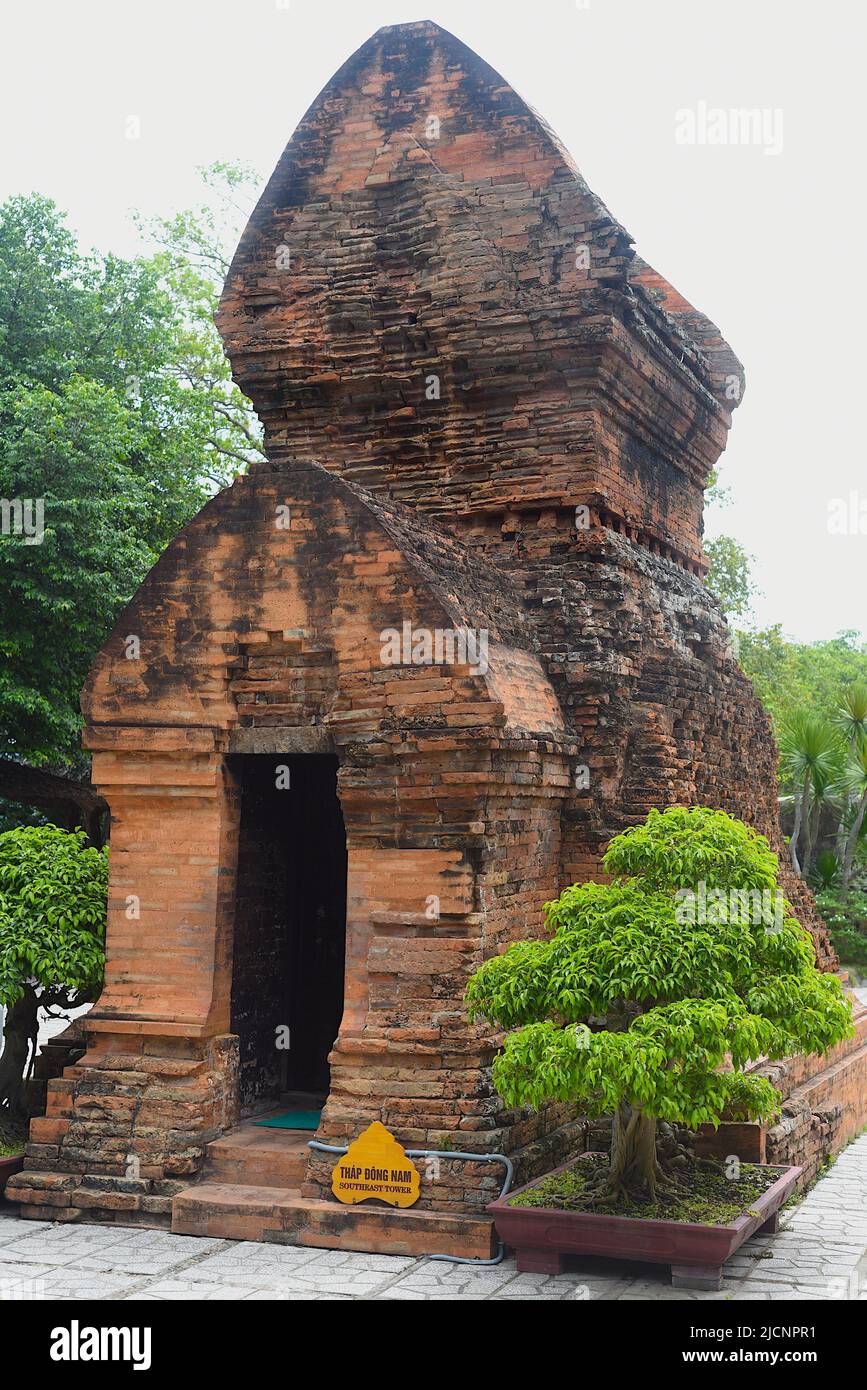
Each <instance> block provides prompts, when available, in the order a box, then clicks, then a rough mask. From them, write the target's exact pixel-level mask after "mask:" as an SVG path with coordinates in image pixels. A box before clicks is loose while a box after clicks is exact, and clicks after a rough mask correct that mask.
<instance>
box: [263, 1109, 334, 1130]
mask: <svg viewBox="0 0 867 1390" xmlns="http://www.w3.org/2000/svg"><path fill="white" fill-rule="evenodd" d="M321 1114H322V1111H321V1110H287V1111H286V1114H285V1115H271V1116H270V1117H269V1118H268V1119H267V1120H257V1121H256V1124H257V1125H264V1126H265V1128H266V1129H318V1128H319V1116H320V1115H321Z"/></svg>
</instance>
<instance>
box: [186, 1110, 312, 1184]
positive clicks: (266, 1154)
mask: <svg viewBox="0 0 867 1390" xmlns="http://www.w3.org/2000/svg"><path fill="white" fill-rule="evenodd" d="M312 1138H313V1131H312V1130H306V1129H305V1130H301V1129H263V1128H261V1127H260V1126H259V1125H255V1124H252V1125H241V1126H239V1128H238V1129H235V1130H233V1131H232V1132H231V1133H229V1134H224V1135H223V1136H222V1137H221V1138H220V1139H215V1140H214V1141H213V1142H212V1143H210V1144H209V1145H208V1149H207V1156H206V1159H205V1166H204V1170H203V1177H204V1180H205V1182H208V1183H218V1184H225V1183H230V1184H232V1183H234V1184H240V1185H241V1186H243V1187H279V1188H285V1187H300V1185H301V1183H302V1182H303V1181H304V1174H305V1171H306V1169H307V1157H308V1154H309V1153H310V1150H309V1148H308V1143H309V1141H310V1140H311V1139H312Z"/></svg>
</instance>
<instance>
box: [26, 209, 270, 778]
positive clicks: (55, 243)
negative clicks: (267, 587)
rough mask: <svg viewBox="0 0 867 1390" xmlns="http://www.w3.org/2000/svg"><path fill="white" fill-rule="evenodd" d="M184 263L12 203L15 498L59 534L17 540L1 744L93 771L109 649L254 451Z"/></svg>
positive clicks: (33, 758) (32, 757)
mask: <svg viewBox="0 0 867 1390" xmlns="http://www.w3.org/2000/svg"><path fill="white" fill-rule="evenodd" d="M166 254H167V253H166ZM176 261H177V264H175V265H174V266H173V268H167V267H166V265H165V264H161V263H158V262H157V261H152V262H144V261H140V260H139V261H125V260H121V259H118V258H117V257H115V256H111V255H109V256H98V255H96V254H89V255H85V254H83V253H82V252H80V251H79V250H78V248H77V247H76V244H75V241H74V238H73V237H72V235H71V233H70V232H69V230H68V229H67V227H66V226H65V223H64V220H63V218H62V216H61V214H60V213H59V212H58V210H57V208H56V207H55V206H54V204H53V203H52V202H50V200H48V199H46V198H42V197H39V196H35V195H34V196H32V197H15V198H11V199H9V200H8V201H7V202H6V203H5V204H3V205H2V206H0V498H4V499H7V500H11V499H43V500H44V527H45V531H44V538H43V539H42V540H41V543H38V544H29V543H27V541H26V539H25V537H24V536H22V535H21V534H15V533H14V532H12V531H11V530H10V531H9V533H8V534H0V591H2V592H3V594H4V596H5V602H4V603H3V605H2V611H0V747H2V748H3V750H4V752H5V753H8V754H10V755H12V756H14V757H17V758H19V759H22V760H25V761H27V762H29V763H31V764H34V765H39V764H43V765H44V764H50V765H54V766H58V767H65V766H73V767H76V768H77V767H80V765H81V758H80V753H79V731H80V726H81V718H80V714H79V709H78V700H79V692H80V690H81V687H82V684H83V682H84V679H85V677H86V675H87V671H88V668H89V666H90V663H91V661H92V659H93V656H94V654H95V653H96V651H97V650H98V648H99V646H100V645H101V643H102V642H103V640H104V639H105V637H106V636H107V634H108V632H109V631H110V630H111V627H112V625H113V623H114V621H115V619H116V617H117V615H118V613H119V611H120V609H121V608H122V607H123V605H124V604H125V603H126V602H127V601H128V600H129V598H130V597H131V596H132V594H133V593H134V592H135V590H136V588H137V587H138V585H139V583H140V582H141V580H142V579H143V577H144V576H145V574H146V573H147V572H148V570H149V569H150V568H151V567H152V566H153V564H154V563H155V561H156V560H157V558H158V556H159V554H160V552H161V551H162V550H163V549H164V547H165V546H166V545H167V544H168V542H169V541H170V540H171V539H172V538H173V536H174V535H175V534H176V533H177V532H178V530H179V529H180V528H181V527H182V526H183V525H184V524H185V523H186V522H187V521H188V520H189V519H190V517H191V516H193V515H194V514H195V513H196V511H198V509H199V508H200V507H201V505H202V504H203V502H204V501H205V500H206V499H207V497H208V496H209V495H210V494H211V493H212V492H213V490H214V488H215V487H219V486H222V485H223V484H224V483H225V482H227V481H228V480H229V479H230V477H231V475H232V474H233V473H234V472H236V471H237V468H238V461H239V460H240V461H241V462H242V463H243V462H244V460H245V459H246V458H247V457H248V456H249V449H248V445H249V440H248V433H247V431H248V429H249V428H253V430H254V433H255V426H250V425H249V420H248V418H247V415H245V412H244V410H243V409H242V410H239V412H238V415H237V418H236V417H235V415H233V413H232V409H231V408H230V407H235V406H236V405H237V403H238V401H243V398H242V397H240V396H239V394H238V393H237V391H236V388H234V387H232V386H231V383H229V387H228V388H227V386H226V381H227V379H228V365H227V363H226V361H225V358H224V357H223V356H222V352H221V350H220V349H219V345H218V340H217V338H216V332H215V329H214V327H213V324H212V323H211V322H210V320H209V319H208V322H207V326H205V316H206V310H208V311H209V310H210V308H212V307H213V291H211V298H210V299H209V300H208V301H207V304H206V303H205V301H204V299H201V297H200V298H199V299H198V300H196V312H195V313H194V312H192V310H191V307H190V298H191V296H192V291H191V290H190V289H189V285H188V284H187V285H186V286H185V287H184V285H183V283H182V282H183V275H182V271H181V268H180V253H178V256H177V258H176ZM191 273H192V272H191ZM182 288H185V290H186V292H187V293H186V297H184V293H182ZM202 293H204V292H203V291H202ZM192 297H193V298H195V296H192ZM227 403H228V404H227ZM226 409H228V411H229V414H228V417H227V415H226V413H225V411H226ZM247 413H249V412H247ZM8 529H9V528H7V530H8Z"/></svg>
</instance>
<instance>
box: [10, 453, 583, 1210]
mask: <svg viewBox="0 0 867 1390" xmlns="http://www.w3.org/2000/svg"><path fill="white" fill-rule="evenodd" d="M287 506H288V507H289V508H290V515H291V524H290V526H289V528H288V529H285V528H284V527H283V526H278V525H276V524H275V520H276V518H277V517H279V516H285V515H286V514H285V513H283V512H281V511H280V510H279V509H281V508H285V507H287ZM405 619H409V620H411V621H412V622H413V623H414V624H415V625H416V626H417V627H425V628H427V629H434V630H436V629H440V630H442V629H445V628H456V627H457V626H459V625H460V624H462V623H469V624H471V625H473V626H474V627H477V628H478V627H483V628H484V629H485V631H486V632H488V633H489V634H490V646H489V651H488V659H489V662H490V665H489V667H488V669H487V670H484V669H481V668H479V669H475V668H473V667H472V666H471V665H469V664H464V665H456V664H452V665H440V666H434V665H412V664H410V665H400V666H389V665H387V664H384V662H383V659H382V649H381V637H380V634H381V631H382V629H383V627H387V626H394V627H396V628H398V629H400V628H401V625H402V623H403V621H404V620H405ZM130 636H134V637H136V638H137V640H138V643H139V646H138V648H137V649H134V650H133V655H132V657H130V656H128V655H127V653H128V652H129V651H130V643H129V641H128V639H129V637H130ZM85 707H86V711H87V714H88V717H89V721H90V723H89V735H88V737H89V742H90V744H91V746H92V747H93V748H94V749H95V750H96V751H95V754H94V769H95V771H94V775H95V777H96V780H97V783H98V785H100V786H101V787H102V788H103V790H104V791H105V792H106V794H107V795H108V798H109V801H110V804H111V806H112V810H113V813H114V815H115V823H114V829H113V841H112V845H113V848H112V866H111V886H110V904H109V930H108V942H109V949H108V966H107V977H106V988H105V991H104V993H103V997H102V999H101V1001H100V1003H99V1005H98V1006H97V1008H96V1009H95V1010H94V1011H93V1014H92V1015H91V1016H89V1018H88V1024H87V1027H88V1031H89V1033H90V1034H91V1038H92V1042H91V1047H90V1049H89V1051H88V1054H87V1055H86V1057H85V1058H84V1060H83V1063H82V1066H81V1067H76V1068H73V1069H72V1070H71V1071H68V1072H67V1074H66V1077H65V1079H64V1082H63V1109H64V1116H63V1118H64V1119H65V1120H68V1122H69V1123H68V1127H67V1128H64V1129H63V1132H62V1133H61V1132H60V1131H59V1130H58V1132H57V1134H56V1135H55V1136H54V1137H55V1140H56V1143H55V1145H54V1147H53V1148H52V1150H51V1151H50V1152H49V1151H47V1150H45V1149H43V1148H41V1147H40V1146H39V1145H38V1144H35V1145H34V1146H32V1148H31V1151H30V1153H29V1154H28V1158H27V1174H26V1176H25V1178H23V1179H22V1191H26V1192H27V1193H28V1194H30V1195H29V1196H28V1197H27V1199H26V1204H27V1206H28V1207H30V1206H36V1205H37V1204H38V1201H39V1200H40V1199H39V1198H38V1197H36V1196H35V1195H33V1194H35V1193H36V1192H37V1191H38V1190H44V1191H46V1192H47V1191H51V1193H52V1194H53V1195H52V1198H51V1201H52V1203H53V1205H55V1206H57V1207H58V1208H59V1207H60V1206H61V1204H63V1205H64V1206H65V1207H66V1208H68V1211H69V1212H70V1213H74V1212H77V1211H79V1210H82V1209H90V1210H96V1209H103V1208H104V1209H105V1210H106V1211H108V1210H113V1209H122V1210H123V1211H124V1212H130V1211H133V1212H139V1213H149V1215H150V1216H151V1217H154V1216H156V1215H157V1214H158V1212H157V1208H155V1207H154V1205H153V1202H152V1201H151V1200H150V1199H153V1198H160V1199H161V1200H162V1199H164V1198H165V1197H166V1196H167V1195H170V1194H167V1190H166V1187H165V1184H166V1183H169V1184H171V1183H172V1182H173V1181H174V1180H175V1179H176V1178H177V1176H178V1174H179V1173H182V1172H183V1173H193V1172H195V1171H196V1170H197V1168H198V1166H199V1165H200V1163H201V1159H202V1153H203V1149H204V1145H205V1144H206V1143H207V1142H208V1140H209V1139H211V1138H213V1137H215V1135H216V1134H217V1133H218V1132H219V1128H220V1126H221V1125H222V1124H223V1123H226V1122H228V1120H229V1119H230V1118H231V1116H232V1115H234V1114H236V1113H237V1101H238V1088H237V1073H236V1069H237V1055H236V1052H235V1054H233V1057H234V1060H233V1063H232V1073H231V1080H230V1081H229V1082H228V1083H227V1082H226V1077H225V1075H224V1073H225V1067H224V1065H223V1061H222V1054H220V1057H219V1058H213V1057H211V1054H210V1053H208V1041H207V1040H208V1038H209V1037H210V1036H211V1035H213V1034H220V1033H224V1032H225V1031H226V1030H227V1029H228V1028H229V1024H230V1012H229V1001H230V990H231V982H232V976H233V968H232V961H233V951H236V952H237V971H238V974H237V977H236V978H237V980H238V983H239V987H241V990H242V992H243V981H244V978H245V972H246V973H247V975H248V974H249V971H250V969H251V968H252V969H253V970H254V972H255V970H257V969H258V968H260V967H262V966H263V962H262V961H261V960H258V961H257V960H256V959H253V961H252V962H251V960H250V958H249V955H248V958H247V959H246V960H245V959H244V957H243V952H244V951H245V950H247V951H249V948H250V945H251V943H250V940H249V939H248V937H249V932H248V933H247V935H246V937H245V934H244V931H243V930H239V932H238V935H237V939H235V933H234V930H233V925H234V921H235V917H236V915H237V913H243V910H244V908H245V903H244V901H243V900H242V901H241V902H237V901H236V885H237V880H236V863H237V855H238V839H239V801H240V797H239V787H238V784H237V781H236V778H235V776H234V775H233V771H232V753H233V751H272V752H274V751H277V750H279V748H280V747H282V746H283V745H282V743H281V739H282V738H283V737H285V731H286V730H287V728H288V729H290V730H292V729H296V730H297V729H298V728H299V727H300V728H301V730H302V737H303V739H308V738H314V736H315V739H318V740H320V742H319V744H317V745H316V746H317V747H318V749H319V751H322V748H323V744H322V742H321V741H322V740H324V741H326V743H327V746H328V747H329V749H333V751H334V752H336V753H337V755H338V758H339V764H340V766H339V775H338V790H339V795H340V801H341V806H342V810H343V816H344V820H345V824H346V836H347V849H348V861H349V871H348V889H347V937H346V949H347V969H346V1011H345V1014H344V1019H343V1024H342V1026H341V1031H340V1036H339V1038H338V1040H337V1042H336V1045H335V1049H334V1052H333V1054H332V1058H331V1061H332V1085H331V1094H330V1097H329V1101H328V1104H327V1106H326V1109H325V1112H324V1115H323V1123H322V1127H321V1129H320V1137H322V1138H325V1139H326V1140H329V1139H332V1140H334V1141H336V1142H339V1141H340V1140H342V1139H344V1138H346V1137H347V1136H349V1137H354V1136H355V1134H357V1132H358V1127H359V1124H360V1123H361V1122H362V1120H363V1119H364V1117H365V1116H366V1115H367V1114H369V1115H370V1117H371V1118H380V1117H384V1118H385V1119H386V1121H387V1122H389V1121H391V1122H392V1123H393V1124H394V1125H395V1126H396V1127H399V1131H400V1133H401V1135H402V1137H404V1138H405V1140H406V1141H407V1142H409V1141H410V1140H414V1141H415V1142H418V1143H419V1144H420V1145H422V1146H427V1145H428V1144H430V1143H441V1142H442V1138H443V1136H444V1135H445V1136H449V1135H451V1134H455V1135H456V1136H457V1138H458V1139H459V1140H460V1142H461V1145H462V1146H464V1142H465V1136H466V1142H467V1143H470V1142H475V1143H476V1144H478V1145H480V1146H481V1145H482V1144H485V1145H486V1146H488V1147H489V1146H490V1140H491V1139H493V1141H494V1146H495V1147H498V1146H499V1145H500V1144H505V1145H507V1146H508V1145H510V1143H511V1141H510V1137H509V1124H508V1122H504V1121H503V1120H502V1118H501V1112H502V1106H501V1104H500V1102H499V1101H498V1100H497V1099H496V1098H495V1097H494V1096H493V1093H492V1089H491V1084H490V1074H489V1065H490V1060H491V1056H492V1053H493V1048H494V1045H495V1040H494V1039H493V1038H492V1037H491V1036H490V1033H489V1032H486V1030H485V1029H483V1028H482V1027H480V1026H478V1025H475V1026H472V1027H471V1026H470V1025H468V1024H467V1022H466V1019H465V1017H464V1013H463V1007H462V995H463V989H464V985H465V982H466V979H467V977H468V975H469V973H470V972H471V971H472V969H473V968H474V967H475V965H477V964H478V962H479V960H480V959H481V958H482V956H483V954H485V952H486V950H487V949H488V945H487V940H486V932H487V930H488V928H487V923H488V920H489V919H490V923H491V931H492V933H493V938H492V939H493V940H494V941H499V940H502V939H506V937H507V935H508V934H509V933H510V932H511V935H512V936H518V935H520V934H522V933H524V932H525V931H526V930H538V929H539V924H540V913H541V906H540V905H541V903H542V902H543V901H544V899H545V898H546V897H549V896H551V894H552V892H553V891H555V889H556V864H557V856H558V845H559V806H560V801H561V799H562V795H563V793H564V791H565V789H566V787H567V785H568V769H567V758H568V756H569V755H570V753H574V749H573V748H572V746H571V745H570V743H569V741H568V739H564V737H563V723H562V716H561V714H560V711H559V707H558V705H557V701H556V698H555V696H554V694H553V691H552V689H551V687H550V686H549V684H548V682H547V681H546V679H545V677H544V675H543V673H542V671H541V668H540V666H539V663H538V660H537V658H536V657H535V656H534V654H533V652H532V640H531V636H530V631H529V624H528V623H527V619H526V615H524V614H523V611H522V610H521V608H520V605H519V604H518V602H517V600H516V597H515V595H514V593H513V591H512V588H511V584H510V581H509V580H508V578H507V576H505V575H502V574H500V573H499V572H498V571H496V570H494V569H492V568H491V567H490V566H488V565H484V564H482V563H480V562H479V561H477V560H475V559H474V557H473V556H472V554H471V553H470V552H468V551H467V550H466V548H465V547H462V546H461V545H460V544H459V543H458V542H457V541H455V540H453V539H451V538H450V537H449V536H448V535H446V534H445V533H441V532H439V531H438V530H437V529H436V528H435V527H433V526H432V525H431V524H430V523H425V522H423V521H421V520H420V519H416V518H413V517H412V516H410V515H408V514H404V513H403V512H402V511H401V510H400V508H399V507H395V506H394V505H391V504H388V503H387V502H386V501H385V500H384V499H383V500H381V501H379V502H374V501H372V500H371V499H367V498H364V497H363V496H361V495H359V494H358V493H357V492H356V490H354V489H353V488H352V487H351V486H350V485H348V484H346V483H345V482H342V481H340V480H338V479H335V478H334V477H333V476H331V475H330V474H328V473H327V472H326V471H325V470H323V469H321V468H318V467H315V466H311V467H307V468H300V469H297V470H293V472H292V474H291V475H288V474H285V473H283V472H278V471H275V472H274V473H273V474H271V475H266V474H263V473H260V474H259V475H258V477H257V479H256V480H255V482H253V481H251V480H246V481H242V482H238V483H236V484H235V486H234V487H233V488H231V489H229V490H227V491H226V492H224V493H222V494H221V495H220V496H219V497H217V498H216V499H215V500H214V501H213V502H212V503H211V504H210V505H209V506H208V507H207V508H205V510H204V511H203V512H202V513H201V515H200V516H199V517H198V518H197V520H196V521H195V522H194V523H192V524H191V525H190V526H189V527H188V528H187V529H186V531H185V532H184V533H183V534H182V536H181V537H179V539H178V541H177V542H176V543H175V545H174V546H173V547H172V548H171V549H170V551H169V552H167V554H166V555H165V556H164V557H163V559H162V560H161V561H160V563H159V564H158V565H157V566H156V568H155V570H154V571H153V573H152V575H151V576H150V578H149V580H148V581H147V582H146V584H145V585H144V586H143V588H142V590H141V591H140V592H139V595H138V596H137V598H136V599H135V600H134V602H133V603H132V604H131V605H130V607H129V608H128V609H127V611H126V613H125V614H124V616H123V619H122V620H121V622H120V623H119V625H118V627H117V629H116V631H115V633H114V634H113V635H112V637H111V638H110V639H109V641H108V642H107V644H106V646H105V649H104V651H103V654H102V656H101V658H100V660H99V661H98V662H97V665H96V666H95V668H94V672H93V675H92V679H91V682H90V685H89V688H88V692H87V695H86V701H85ZM296 721H298V722H297V723H296ZM269 736H271V737H273V738H274V739H275V740H276V742H273V743H271V744H270V747H269V746H268V739H269ZM314 742H315V740H314ZM504 849H505V850H506V851H507V853H508V863H507V864H504V862H503V857H502V856H503V851H504ZM242 889H243V883H242ZM432 899H438V900H439V901H438V915H437V914H436V913H435V914H434V915H433V916H429V915H428V914H427V912H426V908H427V906H428V904H429V902H430V901H431V900H432ZM131 902H134V903H135V904H136V910H135V912H133V913H130V903H131ZM247 906H249V904H247ZM249 925H250V924H248V926H249ZM254 954H255V953H254ZM142 1047H146V1048H147V1049H148V1050H149V1056H150V1059H151V1061H150V1064H149V1066H148V1068H147V1069H144V1068H137V1066H136V1065H133V1063H132V1062H130V1060H129V1057H130V1054H131V1053H133V1052H135V1051H136V1050H137V1049H139V1048H142ZM178 1048H181V1051H182V1056H183V1058H184V1067H185V1069H186V1070H185V1071H184V1076H183V1079H182V1081H181V1082H176V1081H172V1082H170V1083H169V1082H167V1080H166V1076H167V1075H168V1076H170V1077H171V1076H173V1075H174V1072H173V1070H172V1068H173V1066H174V1064H175V1060H176V1057H177V1052H178ZM209 1058H211V1060H210V1061H209ZM212 1064H213V1069H212ZM161 1067H163V1068H164V1070H163V1071H161V1070H160V1068H161ZM165 1069H168V1070H167V1071H166V1070H165ZM264 1070H265V1072H266V1073H267V1070H268V1068H267V1067H265V1068H264ZM121 1073H123V1074H122V1075H121ZM127 1073H128V1075H127ZM189 1078H195V1079H193V1080H190V1079H189ZM95 1079H96V1080H95ZM266 1080H267V1076H266ZM94 1084H96V1085H97V1087H98V1090H99V1094H100V1096H101V1097H104V1099H101V1100H100V1101H99V1103H98V1107H96V1108H98V1119H97V1121H96V1123H97V1125H98V1128H96V1129H94V1128H93V1123H94V1109H95V1105H94V1101H93V1100H92V1095H93V1089H94ZM227 1084H228V1090H227ZM229 1092H231V1095H232V1106H233V1108H232V1109H231V1110H230V1109H229V1108H227V1104H226V1103H224V1102H225V1099H226V1097H227V1095H228V1094H229ZM214 1098H218V1099H214ZM551 1123H552V1122H551V1120H550V1119H540V1120H537V1119H531V1120H528V1121H524V1122H523V1129H522V1133H524V1132H525V1131H528V1132H530V1133H532V1134H533V1135H534V1136H538V1135H539V1134H540V1133H541V1131H542V1130H544V1129H545V1128H549V1127H550V1126H551ZM131 1155H132V1156H133V1158H134V1159H135V1161H136V1162H138V1161H140V1159H141V1158H142V1157H144V1158H145V1159H146V1163H145V1169H146V1172H145V1174H144V1176H142V1175H141V1174H139V1175H137V1176H130V1172H129V1165H130V1156H131ZM70 1172H74V1173H75V1174H77V1175H79V1176H77V1177H76V1180H75V1182H74V1183H69V1182H66V1181H65V1180H64V1181H63V1182H59V1183H56V1184H55V1183H53V1178H54V1177H55V1176H56V1175H57V1174H58V1173H61V1174H68V1173H70ZM482 1176H483V1175H481V1174H479V1175H475V1176H474V1175H473V1174H472V1173H471V1172H468V1173H461V1172H459V1171H458V1170H457V1168H456V1169H455V1170H454V1172H452V1171H451V1170H449V1172H448V1174H447V1175H446V1178H445V1179H444V1180H443V1181H442V1182H441V1183H440V1184H438V1185H437V1188H436V1198H435V1201H436V1202H437V1203H440V1204H442V1207H443V1209H452V1208H454V1207H456V1206H457V1207H460V1206H461V1204H466V1202H468V1201H471V1200H472V1201H476V1202H479V1201H482V1200H483V1198H484V1195H485V1192H486V1191H487V1187H486V1186H485V1184H484V1183H482V1182H481V1177H482ZM489 1177H490V1173H489V1172H487V1170H486V1181H487V1178H489ZM476 1178H478V1185H475V1186H474V1183H475V1182H476ZM317 1181H318V1172H317V1164H316V1161H314V1162H313V1164H312V1170H311V1178H310V1183H311V1186H312V1187H313V1188H316V1185H317ZM130 1183H133V1184H137V1185H136V1186H134V1187H132V1188H130V1186H129V1184H130ZM40 1184H43V1186H42V1187H41V1188H40ZM470 1189H472V1192H473V1193H474V1194H475V1195H474V1196H469V1195H468V1193H470ZM86 1191H89V1192H91V1193H92V1196H91V1197H90V1198H87V1199H85V1196H84V1195H83V1194H84V1193H85V1192H86ZM106 1193H109V1194H114V1198H116V1202H115V1203H114V1205H113V1202H109V1201H108V1200H106V1201H105V1202H104V1203H103V1202H102V1197H103V1195H104V1194H106ZM146 1198H147V1199H148V1202H147V1203H146V1202H145V1199H146ZM121 1199H122V1202H121ZM46 1200H47V1198H46ZM113 1201H114V1199H113ZM118 1204H120V1206H119V1208H118Z"/></svg>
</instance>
